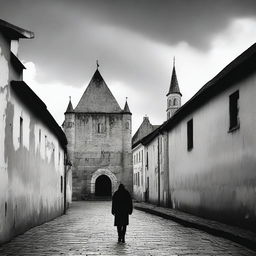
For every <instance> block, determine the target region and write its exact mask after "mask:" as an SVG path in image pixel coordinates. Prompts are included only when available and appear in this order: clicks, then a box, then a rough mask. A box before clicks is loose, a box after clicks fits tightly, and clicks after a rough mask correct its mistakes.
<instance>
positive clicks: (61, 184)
mask: <svg viewBox="0 0 256 256" xmlns="http://www.w3.org/2000/svg"><path fill="white" fill-rule="evenodd" d="M60 192H61V193H62V192H63V176H60Z"/></svg>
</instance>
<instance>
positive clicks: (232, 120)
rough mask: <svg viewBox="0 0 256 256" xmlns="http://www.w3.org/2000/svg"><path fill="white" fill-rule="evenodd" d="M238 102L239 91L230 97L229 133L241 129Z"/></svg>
mask: <svg viewBox="0 0 256 256" xmlns="http://www.w3.org/2000/svg"><path fill="white" fill-rule="evenodd" d="M238 100H239V91H236V92H234V93H233V94H231V95H230V96H229V131H233V130H236V129H238V128H239V118H238V111H239V108H238Z"/></svg>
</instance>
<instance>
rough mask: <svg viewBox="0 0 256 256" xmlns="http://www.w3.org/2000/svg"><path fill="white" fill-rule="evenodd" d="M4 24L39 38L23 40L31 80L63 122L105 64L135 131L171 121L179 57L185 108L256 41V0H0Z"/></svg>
mask: <svg viewBox="0 0 256 256" xmlns="http://www.w3.org/2000/svg"><path fill="white" fill-rule="evenodd" d="M0 18H1V19H4V20H6V21H8V22H10V23H13V24H16V25H18V26H21V27H23V28H26V29H28V30H31V31H33V32H34V33H35V39H32V40H22V41H21V44H20V49H19V57H20V59H21V60H22V61H23V62H24V63H25V65H26V67H27V70H26V71H25V74H24V79H25V80H26V82H27V83H28V84H29V86H30V87H31V88H32V89H33V90H34V91H35V92H36V93H37V94H38V96H39V97H40V98H41V99H42V100H43V101H44V102H45V103H46V104H47V107H48V109H49V110H50V112H51V113H52V115H53V116H54V117H55V119H56V120H57V122H58V123H59V124H61V123H62V122H63V120H64V115H63V113H64V111H65V110H66V107H67V104H68V96H71V97H72V102H73V105H74V107H75V106H76V104H77V103H78V101H79V99H80V97H81V96H82V93H83V92H84V90H85V89H86V86H87V85H88V83H89V81H90V79H91V77H92V75H93V73H94V71H95V69H96V59H98V60H99V64H100V68H99V70H100V72H101V74H102V76H103V77H104V79H105V81H106V83H107V84H108V86H109V88H110V89H111V91H112V93H113V94H114V96H115V97H116V99H117V101H118V102H119V104H120V106H121V107H123V106H124V103H125V97H128V103H129V106H130V109H131V111H132V113H133V133H134V132H135V131H136V129H137V128H138V126H139V125H140V123H141V121H142V119H143V116H144V115H145V114H147V115H148V116H149V117H150V120H151V122H152V123H153V124H161V123H162V122H163V121H164V120H165V119H166V112H165V111H166V96H165V95H166V93H167V91H168V88H169V84H170V77H171V71H172V59H173V56H175V57H176V71H177V76H178V81H179V85H180V89H181V92H182V94H183V98H182V103H185V102H186V101H187V100H189V99H190V98H191V97H192V96H193V95H194V94H195V93H196V91H197V90H199V89H200V88H201V87H202V86H203V85H204V84H205V83H206V82H207V81H208V80H210V79H211V78H212V77H213V76H215V75H216V74H217V73H218V72H219V71H220V70H221V69H222V68H224V67H225V66H226V65H227V64H228V63H229V62H230V61H232V60H233V59H234V58H235V57H236V56H238V55H239V54H240V53H242V52H243V51H244V50H246V49H247V48H248V47H249V46H250V45H252V44H253V43H255V42H256V1H255V0H251V1H250V0H248V1H247V0H243V1H241V0H233V1H232V0H218V1H212V0H169V1H167V0H126V1H125V0H115V1H114V0H105V1H103V0H72V1H71V0H69V1H68V0H43V1H42V0H9V1H6V0H0Z"/></svg>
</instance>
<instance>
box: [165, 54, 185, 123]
mask: <svg viewBox="0 0 256 256" xmlns="http://www.w3.org/2000/svg"><path fill="white" fill-rule="evenodd" d="M166 96H167V109H166V112H167V120H168V119H169V118H171V117H172V116H173V115H174V113H175V112H176V110H177V109H179V108H180V106H181V97H182V94H181V92H180V88H179V84H178V79H177V75H176V70H175V57H174V58H173V69H172V77H171V83H170V88H169V91H168V93H167V94H166Z"/></svg>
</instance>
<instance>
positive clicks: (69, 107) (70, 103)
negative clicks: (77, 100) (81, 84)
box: [65, 96, 74, 113]
mask: <svg viewBox="0 0 256 256" xmlns="http://www.w3.org/2000/svg"><path fill="white" fill-rule="evenodd" d="M72 112H74V109H73V105H72V102H71V96H69V103H68V107H67V110H66V112H65V113H72Z"/></svg>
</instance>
